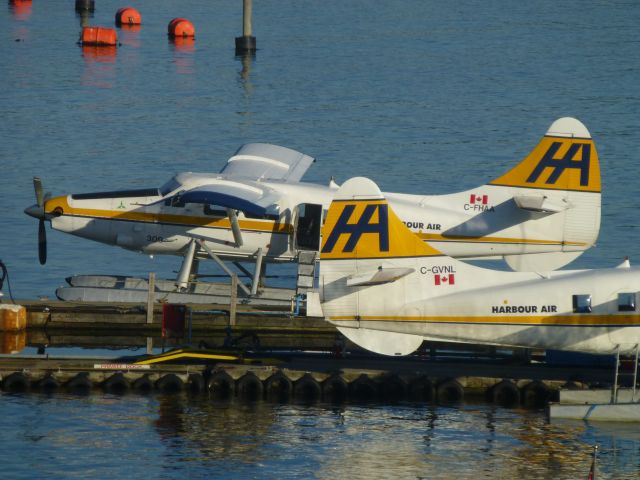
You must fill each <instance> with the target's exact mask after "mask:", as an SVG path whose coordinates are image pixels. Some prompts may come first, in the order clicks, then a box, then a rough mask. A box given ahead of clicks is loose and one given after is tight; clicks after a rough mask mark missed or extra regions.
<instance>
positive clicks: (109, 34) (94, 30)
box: [82, 27, 118, 46]
mask: <svg viewBox="0 0 640 480" xmlns="http://www.w3.org/2000/svg"><path fill="white" fill-rule="evenodd" d="M117 43H118V36H117V35H116V31H115V30H114V29H113V28H103V27H84V28H83V29H82V44H83V45H97V46H102V45H112V46H113V45H117Z"/></svg>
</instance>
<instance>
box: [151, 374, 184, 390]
mask: <svg viewBox="0 0 640 480" xmlns="http://www.w3.org/2000/svg"><path fill="white" fill-rule="evenodd" d="M182 386H183V384H182V380H180V377H178V376H177V375H176V374H175V373H167V374H166V375H165V376H163V377H161V378H160V379H159V380H158V381H157V382H156V388H157V389H158V390H160V391H161V392H162V393H178V392H180V391H182Z"/></svg>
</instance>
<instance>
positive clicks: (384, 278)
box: [347, 267, 415, 287]
mask: <svg viewBox="0 0 640 480" xmlns="http://www.w3.org/2000/svg"><path fill="white" fill-rule="evenodd" d="M413 272H415V268H382V267H380V268H378V270H374V271H372V272H364V273H358V274H355V275H351V276H350V277H349V278H347V287H360V286H365V285H380V284H382V283H389V282H395V281H396V280H398V279H399V278H402V277H404V276H405V275H409V274H410V273H413Z"/></svg>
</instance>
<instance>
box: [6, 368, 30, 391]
mask: <svg viewBox="0 0 640 480" xmlns="http://www.w3.org/2000/svg"><path fill="white" fill-rule="evenodd" d="M2 388H3V390H5V391H7V392H26V391H27V389H28V388H29V379H28V378H27V376H26V375H25V374H24V373H22V372H13V373H11V374H9V375H7V376H6V377H5V378H4V380H3V381H2Z"/></svg>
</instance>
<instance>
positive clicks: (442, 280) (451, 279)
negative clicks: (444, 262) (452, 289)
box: [433, 273, 456, 285]
mask: <svg viewBox="0 0 640 480" xmlns="http://www.w3.org/2000/svg"><path fill="white" fill-rule="evenodd" d="M433 279H434V280H435V282H436V285H453V284H455V283H456V277H455V275H454V274H453V273H449V274H448V275H434V276H433Z"/></svg>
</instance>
